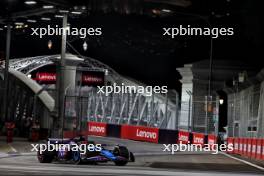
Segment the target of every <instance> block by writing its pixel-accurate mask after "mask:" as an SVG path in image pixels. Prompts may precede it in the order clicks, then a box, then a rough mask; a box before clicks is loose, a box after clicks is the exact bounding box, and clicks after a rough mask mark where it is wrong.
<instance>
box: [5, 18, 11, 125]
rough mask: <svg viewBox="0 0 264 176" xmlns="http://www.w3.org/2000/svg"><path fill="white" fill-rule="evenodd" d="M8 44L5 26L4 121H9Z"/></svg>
mask: <svg viewBox="0 0 264 176" xmlns="http://www.w3.org/2000/svg"><path fill="white" fill-rule="evenodd" d="M10 44H11V25H10V23H8V24H7V32H6V57H5V73H4V84H5V88H4V90H5V91H4V92H5V93H4V106H3V112H4V113H3V114H4V116H3V118H4V120H5V121H9V120H10V119H9V116H8V73H9V57H10Z"/></svg>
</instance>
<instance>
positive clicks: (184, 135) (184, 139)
mask: <svg viewBox="0 0 264 176" xmlns="http://www.w3.org/2000/svg"><path fill="white" fill-rule="evenodd" d="M189 137H190V133H189V132H187V131H179V133H178V143H182V144H188V142H189V140H190V139H189Z"/></svg>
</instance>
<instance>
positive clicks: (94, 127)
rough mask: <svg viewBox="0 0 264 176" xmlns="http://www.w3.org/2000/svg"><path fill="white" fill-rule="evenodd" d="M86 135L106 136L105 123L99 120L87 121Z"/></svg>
mask: <svg viewBox="0 0 264 176" xmlns="http://www.w3.org/2000/svg"><path fill="white" fill-rule="evenodd" d="M87 126H88V135H94V136H106V130H107V124H106V123H100V122H88V124H87Z"/></svg>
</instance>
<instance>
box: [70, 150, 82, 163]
mask: <svg viewBox="0 0 264 176" xmlns="http://www.w3.org/2000/svg"><path fill="white" fill-rule="evenodd" d="M72 161H73V163H74V164H80V163H81V155H80V152H78V151H73V152H72Z"/></svg>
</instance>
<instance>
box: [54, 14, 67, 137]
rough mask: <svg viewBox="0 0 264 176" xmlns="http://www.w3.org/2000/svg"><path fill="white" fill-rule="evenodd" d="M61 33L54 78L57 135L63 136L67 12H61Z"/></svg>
mask: <svg viewBox="0 0 264 176" xmlns="http://www.w3.org/2000/svg"><path fill="white" fill-rule="evenodd" d="M62 28H63V34H62V40H61V59H60V62H59V67H58V68H57V80H56V89H57V99H56V100H57V102H56V106H57V109H56V110H57V124H56V125H57V127H58V130H59V131H58V133H59V136H62V137H63V129H62V128H63V123H64V122H63V118H64V105H65V103H64V100H65V87H64V86H65V83H64V79H65V77H64V76H65V66H66V61H65V60H66V59H65V57H66V42H67V14H66V13H65V14H63V22H62Z"/></svg>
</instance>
